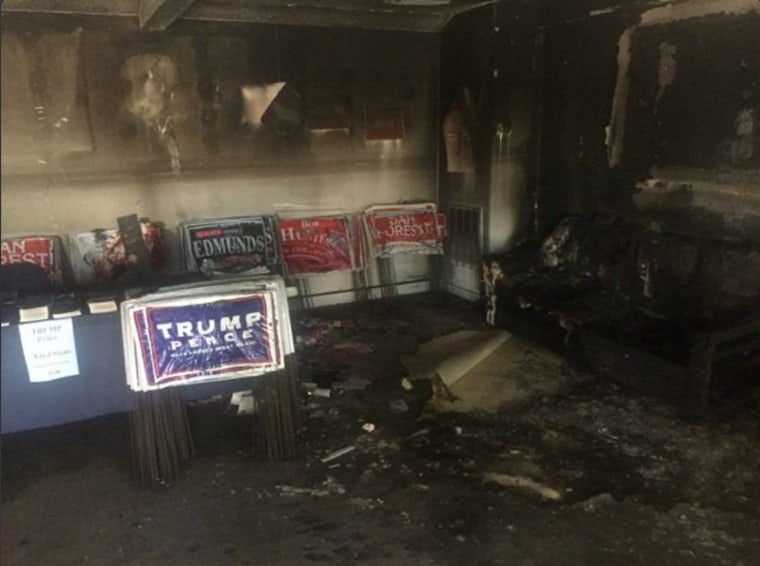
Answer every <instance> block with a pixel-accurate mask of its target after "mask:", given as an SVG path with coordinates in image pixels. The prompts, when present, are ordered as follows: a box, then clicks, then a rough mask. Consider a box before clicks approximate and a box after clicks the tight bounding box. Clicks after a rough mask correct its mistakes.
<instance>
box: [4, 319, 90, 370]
mask: <svg viewBox="0 0 760 566" xmlns="http://www.w3.org/2000/svg"><path fill="white" fill-rule="evenodd" d="M18 331H19V334H20V335H21V347H22V348H23V349H24V359H25V360H26V369H27V371H28V372H29V381H31V382H33V383H37V382H41V381H52V380H54V379H60V378H62V377H70V376H72V375H79V363H78V362H77V347H76V343H75V342H74V326H73V324H72V321H71V319H70V318H67V319H62V320H45V321H42V322H33V323H29V324H20V325H19V327H18Z"/></svg>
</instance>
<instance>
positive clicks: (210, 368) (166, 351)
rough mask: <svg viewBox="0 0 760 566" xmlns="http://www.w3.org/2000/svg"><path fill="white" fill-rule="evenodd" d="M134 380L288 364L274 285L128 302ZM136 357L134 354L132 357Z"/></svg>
mask: <svg viewBox="0 0 760 566" xmlns="http://www.w3.org/2000/svg"><path fill="white" fill-rule="evenodd" d="M127 315H128V317H129V320H128V322H127V325H128V327H129V328H128V331H129V334H130V336H129V337H128V338H127V339H131V340H132V344H131V347H128V348H127V349H126V350H125V352H126V351H128V350H131V351H132V352H133V353H134V356H130V355H128V363H127V366H128V374H133V375H132V376H131V377H130V386H131V387H132V388H133V389H135V390H138V391H146V390H151V389H157V388H162V387H167V386H171V385H182V384H187V383H196V382H201V381H211V380H213V381H221V380H224V379H234V378H239V377H245V376H247V375H260V374H262V373H267V372H270V371H275V370H277V369H281V368H282V367H283V351H282V348H281V343H280V334H279V328H278V316H277V298H276V295H275V294H274V293H273V292H271V291H260V292H249V293H234V294H229V293H228V294H226V295H225V294H212V295H206V296H186V297H182V298H177V299H168V300H159V301H155V302H152V301H146V302H145V303H144V304H135V305H132V306H131V307H127ZM129 358H131V360H129Z"/></svg>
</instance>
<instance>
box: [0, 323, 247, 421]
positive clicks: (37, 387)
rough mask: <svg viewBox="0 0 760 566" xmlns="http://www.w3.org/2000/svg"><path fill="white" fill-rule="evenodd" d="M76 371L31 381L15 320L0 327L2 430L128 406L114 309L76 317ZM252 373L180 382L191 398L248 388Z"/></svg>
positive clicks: (132, 396)
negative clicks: (217, 380) (226, 378)
mask: <svg viewBox="0 0 760 566" xmlns="http://www.w3.org/2000/svg"><path fill="white" fill-rule="evenodd" d="M72 320H73V323H74V339H75V340H76V346H77V359H78V362H79V375H77V376H73V377H66V378H63V379H58V380H55V381H48V382H44V383H31V382H30V381H29V374H28V373H27V370H26V363H25V362H24V353H23V351H22V349H21V338H20V336H19V331H18V326H7V327H4V328H3V329H2V343H1V345H2V352H1V354H2V357H1V358H0V362H1V364H0V368H1V369H0V402H1V403H0V404H1V407H0V409H1V410H2V413H1V415H2V423H1V424H2V426H1V428H0V431H1V432H2V433H3V434H5V433H10V432H20V431H24V430H32V429H37V428H44V427H48V426H55V425H59V424H64V423H70V422H74V421H81V420H85V419H91V418H94V417H99V416H102V415H108V414H112V413H121V412H124V411H129V410H131V408H132V406H133V403H134V400H135V395H136V394H135V393H134V392H132V391H131V390H130V389H129V387H128V386H127V381H126V375H125V372H124V356H123V353H122V346H121V344H122V342H121V322H120V315H119V313H108V314H98V315H88V316H79V317H75V318H74V319H72ZM252 386H253V380H252V379H251V378H244V379H236V380H231V381H224V382H221V383H202V384H197V385H189V386H183V387H180V391H181V393H182V397H183V399H185V400H186V401H192V400H197V399H204V398H207V397H212V396H214V395H221V394H225V393H231V392H233V391H240V390H245V389H251V387H252Z"/></svg>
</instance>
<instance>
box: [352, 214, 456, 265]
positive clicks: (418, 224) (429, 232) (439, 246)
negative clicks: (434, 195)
mask: <svg viewBox="0 0 760 566" xmlns="http://www.w3.org/2000/svg"><path fill="white" fill-rule="evenodd" d="M364 221H365V225H366V227H367V235H368V238H369V240H370V246H371V249H372V255H373V256H374V257H387V256H391V255H394V254H400V253H413V254H442V253H443V236H444V233H445V218H442V217H440V216H439V215H438V214H437V213H436V209H435V205H433V204H423V205H397V206H385V207H382V206H381V207H370V208H369V209H367V211H366V212H365V215H364Z"/></svg>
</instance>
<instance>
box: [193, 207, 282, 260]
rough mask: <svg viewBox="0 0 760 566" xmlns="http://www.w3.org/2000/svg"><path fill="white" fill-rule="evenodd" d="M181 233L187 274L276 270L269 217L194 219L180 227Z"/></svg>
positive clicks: (271, 224)
mask: <svg viewBox="0 0 760 566" xmlns="http://www.w3.org/2000/svg"><path fill="white" fill-rule="evenodd" d="M181 231H182V233H181V236H182V239H183V247H184V251H185V263H186V267H187V269H188V271H191V272H195V271H204V272H205V271H222V272H239V271H244V270H257V271H259V272H261V273H276V272H277V271H278V270H279V264H280V259H279V253H278V249H277V240H276V232H275V223H274V218H273V217H271V216H249V217H235V218H217V219H211V220H194V221H192V222H188V223H185V224H183V225H182V227H181Z"/></svg>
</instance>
